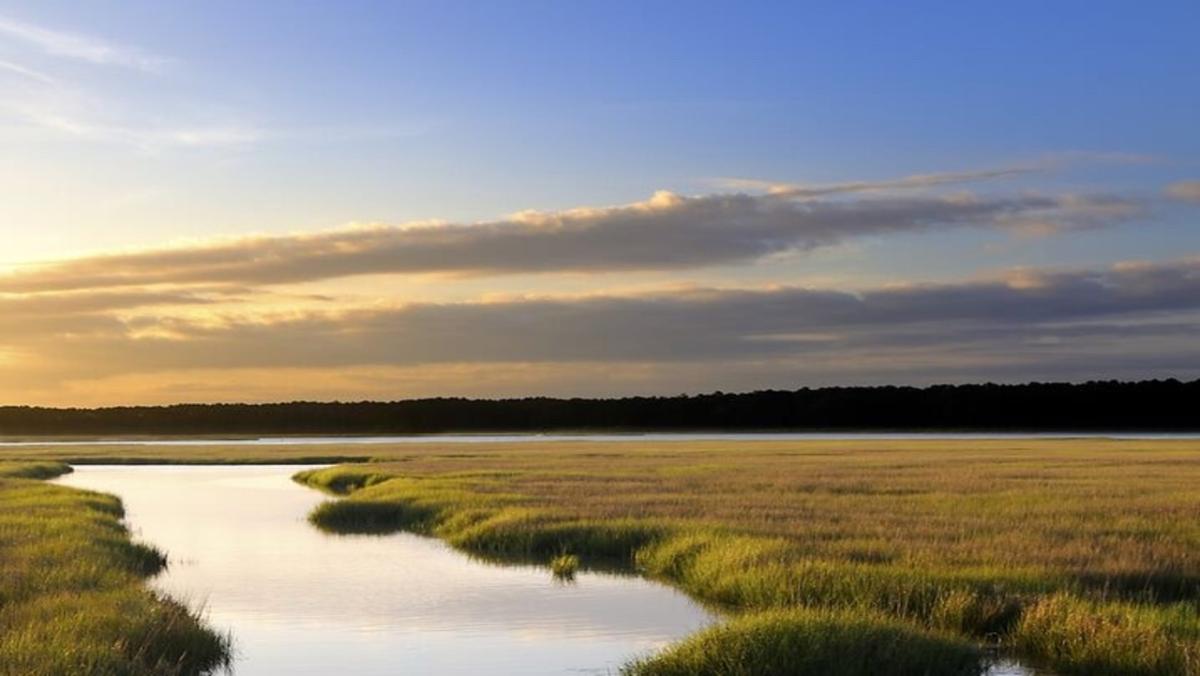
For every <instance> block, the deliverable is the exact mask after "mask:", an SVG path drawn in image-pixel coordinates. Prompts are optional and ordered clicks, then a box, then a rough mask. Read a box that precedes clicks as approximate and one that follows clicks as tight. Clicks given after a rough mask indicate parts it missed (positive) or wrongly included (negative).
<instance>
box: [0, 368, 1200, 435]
mask: <svg viewBox="0 0 1200 676" xmlns="http://www.w3.org/2000/svg"><path fill="white" fill-rule="evenodd" d="M756 429H757V430H824V429H829V430H837V429H841V430H851V429H855V430H905V429H907V430H937V429H943V430H972V429H973V430H1122V429H1125V430H1134V429H1140V430H1197V429H1200V380H1196V381H1192V382H1180V381H1178V380H1152V381H1143V382H1132V383H1126V382H1115V381H1105V382H1089V383H1084V384H1066V383H1032V384H1028V385H994V384H986V385H936V386H932V387H925V388H916V387H826V388H819V389H807V388H806V389H801V390H795V391H782V390H768V391H761V392H749V393H744V394H726V393H722V392H715V393H713V394H701V395H693V396H677V397H626V398H621V399H554V398H549V397H530V398H525V399H502V400H487V399H460V398H437V399H414V400H407V401H395V402H345V403H343V402H335V403H316V402H292V403H281V404H179V405H174V406H134V407H114V408H100V409H74V408H70V409H60V408H36V407H28V406H9V407H2V408H0V435H134V434H154V435H158V434H229V435H239V434H379V433H436V432H492V431H509V432H519V431H547V430H580V431H582V430H756Z"/></svg>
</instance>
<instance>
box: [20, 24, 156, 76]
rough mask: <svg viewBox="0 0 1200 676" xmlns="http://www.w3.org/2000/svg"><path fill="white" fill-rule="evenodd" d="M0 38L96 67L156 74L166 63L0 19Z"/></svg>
mask: <svg viewBox="0 0 1200 676" xmlns="http://www.w3.org/2000/svg"><path fill="white" fill-rule="evenodd" d="M0 35H3V36H7V37H9V38H10V39H14V40H18V41H20V42H23V43H25V44H27V45H31V46H33V47H36V48H38V49H40V50H41V51H42V52H44V53H46V54H49V55H51V56H56V57H61V58H67V59H75V60H79V61H86V62H88V63H94V64H97V65H106V66H121V67H125V68H133V69H137V70H143V71H150V72H154V71H158V70H160V69H162V67H163V66H165V65H166V64H167V63H168V61H167V59H164V58H162V57H159V56H155V55H153V54H148V53H146V52H144V51H142V50H140V49H138V48H136V47H130V46H125V45H118V44H114V43H111V42H107V41H105V40H102V39H100V38H96V37H92V36H89V35H82V34H79V33H69V32H65V31H60V30H54V29H50V28H45V27H43V26H38V25H34V24H31V23H26V22H23V21H18V20H16V19H13V18H10V17H6V16H0Z"/></svg>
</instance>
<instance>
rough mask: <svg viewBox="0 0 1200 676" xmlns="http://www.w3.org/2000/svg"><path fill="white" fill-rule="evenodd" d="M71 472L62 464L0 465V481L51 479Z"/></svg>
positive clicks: (19, 463) (28, 463) (22, 463)
mask: <svg viewBox="0 0 1200 676" xmlns="http://www.w3.org/2000/svg"><path fill="white" fill-rule="evenodd" d="M71 471H72V470H71V466H70V465H68V464H66V463H62V462H9V463H0V479H53V478H54V477H56V476H62V475H63V474H70V473H71Z"/></svg>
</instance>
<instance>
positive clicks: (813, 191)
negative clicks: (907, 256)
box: [715, 165, 1040, 199]
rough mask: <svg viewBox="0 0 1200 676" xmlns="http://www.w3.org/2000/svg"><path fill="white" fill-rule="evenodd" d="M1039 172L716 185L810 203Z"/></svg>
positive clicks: (735, 180)
mask: <svg viewBox="0 0 1200 676" xmlns="http://www.w3.org/2000/svg"><path fill="white" fill-rule="evenodd" d="M1037 171H1040V167H1038V166H1036V165H1031V166H1027V167H1010V168H1006V169H989V170H983V171H963V172H951V173H938V174H917V175H915V176H904V177H902V178H897V179H891V180H885V181H847V182H844V183H831V184H825V185H808V184H793V183H780V182H777V181H760V180H757V179H745V178H722V179H717V180H716V181H715V183H716V184H717V185H719V186H722V187H725V188H729V189H732V190H761V191H763V192H767V193H770V194H773V195H778V196H781V197H791V198H795V199H805V198H808V199H811V198H816V197H827V196H830V195H839V194H846V193H860V192H881V191H887V190H913V189H921V188H935V187H940V186H943V185H951V184H955V183H970V182H975V181H984V180H991V179H1000V178H1013V177H1016V176H1021V175H1023V174H1030V173H1034V172H1037Z"/></svg>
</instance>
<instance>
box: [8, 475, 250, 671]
mask: <svg viewBox="0 0 1200 676" xmlns="http://www.w3.org/2000/svg"><path fill="white" fill-rule="evenodd" d="M69 469H70V468H69V467H66V466H65V465H58V464H55V463H37V464H28V465H24V464H13V463H0V477H3V478H0V570H3V576H0V674H5V675H12V676H16V675H18V674H20V675H21V676H56V675H60V674H61V675H64V676H65V675H67V674H105V675H113V676H144V675H154V676H159V675H163V676H167V675H176V674H178V675H185V674H199V673H204V672H206V671H209V670H211V669H214V668H218V667H221V666H223V665H225V664H227V663H228V659H229V639H228V637H224V636H220V635H217V634H215V633H213V632H212V631H211V630H209V629H207V628H206V627H204V626H203V625H202V623H201V622H200V620H199V618H198V616H197V614H196V613H195V612H193V611H191V610H189V609H188V608H186V607H184V606H182V605H180V604H178V603H176V602H174V601H171V600H169V599H165V598H162V597H159V596H158V595H157V594H155V593H153V592H151V591H150V590H148V589H146V587H145V586H144V584H143V582H144V579H145V577H146V576H148V575H151V574H153V573H156V572H158V571H159V570H161V569H162V568H163V566H165V565H166V558H165V557H164V556H163V554H162V553H161V552H159V551H158V550H156V549H154V548H153V547H150V546H147V545H144V544H139V543H135V542H132V541H130V538H129V533H128V531H127V530H126V529H125V527H124V526H123V525H122V524H121V521H120V519H121V517H122V516H123V513H124V512H123V510H122V507H121V503H120V501H119V500H117V499H116V498H115V497H113V496H111V495H104V494H101V493H93V492H90V491H83V490H77V489H73V488H67V487H64V486H56V485H50V484H46V483H43V482H41V481H38V480H36V479H41V478H49V477H51V476H54V475H57V474H62V473H65V472H66V471H69Z"/></svg>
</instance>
